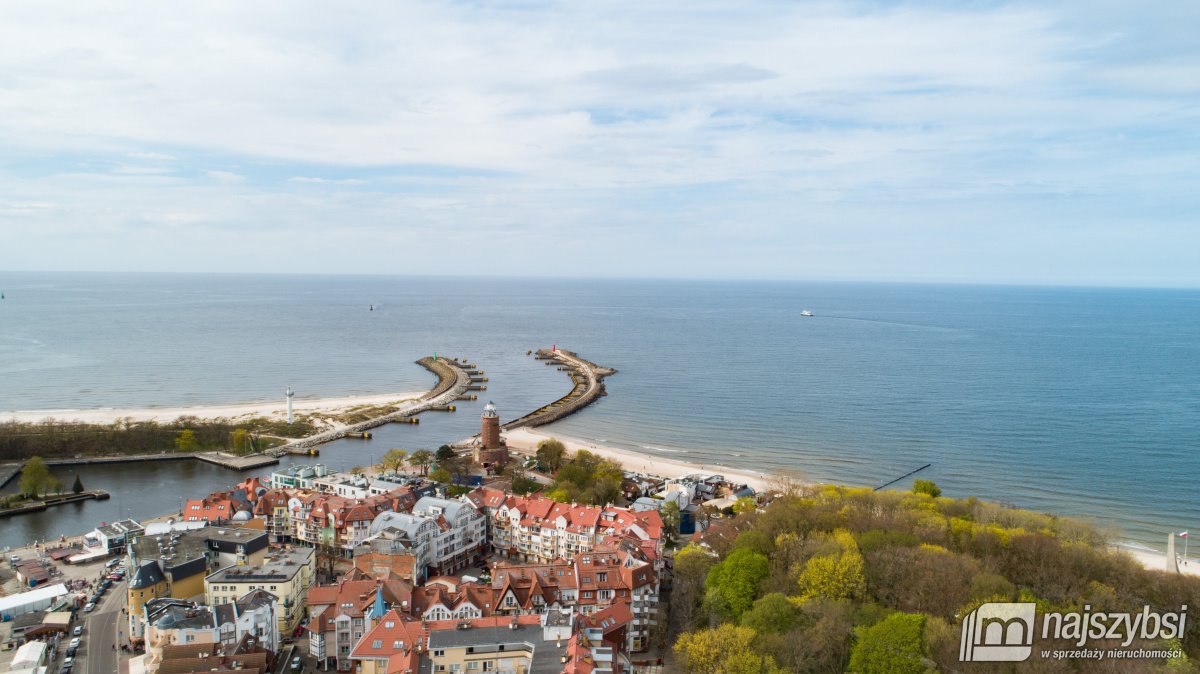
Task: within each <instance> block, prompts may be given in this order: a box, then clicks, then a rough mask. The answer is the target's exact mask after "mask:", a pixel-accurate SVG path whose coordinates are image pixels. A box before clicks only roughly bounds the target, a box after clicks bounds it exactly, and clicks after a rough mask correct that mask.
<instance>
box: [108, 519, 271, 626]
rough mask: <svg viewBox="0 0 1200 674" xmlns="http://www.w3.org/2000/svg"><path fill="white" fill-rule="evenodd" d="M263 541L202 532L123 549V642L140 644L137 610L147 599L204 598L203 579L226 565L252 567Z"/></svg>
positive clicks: (146, 538) (231, 530)
mask: <svg viewBox="0 0 1200 674" xmlns="http://www.w3.org/2000/svg"><path fill="white" fill-rule="evenodd" d="M267 544H268V536H267V534H266V533H265V532H263V531H255V530H251V529H243V528H240V527H204V528H201V529H190V530H186V531H166V532H164V533H162V534H157V535H156V534H143V535H141V536H139V537H137V538H136V539H134V540H133V541H132V542H131V543H130V544H129V549H128V556H129V589H128V596H129V640H130V641H131V642H134V643H139V642H141V641H142V639H143V629H144V624H143V622H142V609H143V607H144V606H145V605H146V602H148V601H150V600H151V599H155V598H160V597H168V598H172V599H192V598H197V597H200V596H202V595H204V594H205V587H204V578H205V576H207V575H208V574H209V573H212V571H214V570H215V569H218V568H221V567H222V566H228V565H231V564H257V563H260V562H262V561H263V560H264V559H265V557H266V552H267Z"/></svg>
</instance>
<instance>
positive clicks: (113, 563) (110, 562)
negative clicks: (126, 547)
mask: <svg viewBox="0 0 1200 674" xmlns="http://www.w3.org/2000/svg"><path fill="white" fill-rule="evenodd" d="M120 564H121V560H120V559H110V560H108V564H105V565H104V568H106V569H111V568H113V567H114V566H119V565H120Z"/></svg>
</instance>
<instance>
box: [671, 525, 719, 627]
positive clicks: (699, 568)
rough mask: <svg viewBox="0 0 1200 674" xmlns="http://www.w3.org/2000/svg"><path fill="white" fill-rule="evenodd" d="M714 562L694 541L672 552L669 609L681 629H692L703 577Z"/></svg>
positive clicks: (706, 575) (701, 591)
mask: <svg viewBox="0 0 1200 674" xmlns="http://www.w3.org/2000/svg"><path fill="white" fill-rule="evenodd" d="M716 563H717V560H716V559H714V558H713V555H711V554H709V553H708V552H707V551H705V549H704V548H702V547H700V546H699V545H696V544H695V543H689V544H687V545H686V546H684V547H683V548H682V549H681V550H679V552H676V553H675V569H674V573H673V574H672V579H671V611H672V613H673V615H674V617H675V618H677V621H676V622H677V623H678V625H679V626H680V627H681V628H683V629H688V628H691V627H693V626H694V625H695V623H696V622H697V616H698V613H697V609H699V608H700V602H701V601H703V599H704V584H705V579H706V578H708V572H709V570H710V569H712V567H713V565H714V564H716Z"/></svg>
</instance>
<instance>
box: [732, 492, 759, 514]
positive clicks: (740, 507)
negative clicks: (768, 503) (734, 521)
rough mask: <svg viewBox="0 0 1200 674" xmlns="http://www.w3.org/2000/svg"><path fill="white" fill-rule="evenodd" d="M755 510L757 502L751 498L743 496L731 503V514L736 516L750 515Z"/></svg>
mask: <svg viewBox="0 0 1200 674" xmlns="http://www.w3.org/2000/svg"><path fill="white" fill-rule="evenodd" d="M757 509H758V501H755V500H754V497H753V496H743V497H741V498H739V499H738V500H736V501H734V502H733V512H734V514H736V515H741V514H742V513H752V512H754V511H755V510H757Z"/></svg>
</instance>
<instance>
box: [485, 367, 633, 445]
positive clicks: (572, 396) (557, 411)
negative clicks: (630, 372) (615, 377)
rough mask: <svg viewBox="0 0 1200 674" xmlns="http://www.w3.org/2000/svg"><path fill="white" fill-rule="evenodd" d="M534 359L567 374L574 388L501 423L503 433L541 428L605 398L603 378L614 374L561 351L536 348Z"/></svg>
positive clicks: (612, 370)
mask: <svg viewBox="0 0 1200 674" xmlns="http://www.w3.org/2000/svg"><path fill="white" fill-rule="evenodd" d="M534 357H535V358H537V359H538V360H544V361H546V364H547V365H555V364H557V365H558V366H559V369H560V370H563V371H565V372H567V374H568V376H569V377H570V378H571V381H572V382H574V384H575V386H574V387H573V388H572V389H571V392H570V393H568V394H567V395H565V396H563V397H561V398H559V399H558V400H555V401H554V402H552V403H550V404H549V405H546V406H544V407H540V408H538V409H536V410H534V411H532V412H530V413H529V414H526V415H525V416H523V417H520V418H517V419H513V420H512V421H510V422H508V423H507V424H504V425H503V426H502V428H504V430H506V431H507V430H512V429H514V428H521V427H523V426H529V427H533V426H542V425H544V424H548V423H550V422H552V421H558V420H559V419H562V418H563V417H565V416H567V415H569V414H573V413H575V412H577V411H579V410H581V409H583V408H584V407H587V406H588V405H590V404H592V403H593V402H595V401H596V399H597V398H600V397H601V396H604V395H607V393H606V392H605V390H604V378H605V377H607V376H609V375H611V374H615V373H616V370H614V369H612V368H610V367H603V366H600V365H597V364H595V363H593V362H591V361H589V360H585V359H583V358H580V357H579V355H578V354H575V353H573V352H571V351H565V350H563V349H538V352H537V354H536V355H535V356H534Z"/></svg>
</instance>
